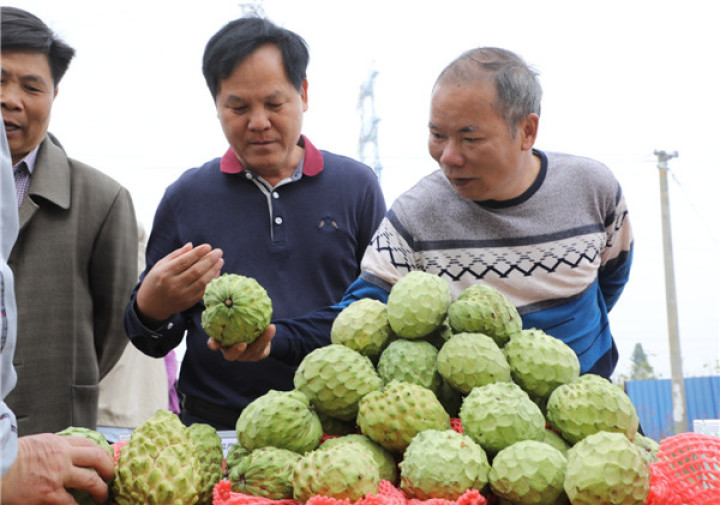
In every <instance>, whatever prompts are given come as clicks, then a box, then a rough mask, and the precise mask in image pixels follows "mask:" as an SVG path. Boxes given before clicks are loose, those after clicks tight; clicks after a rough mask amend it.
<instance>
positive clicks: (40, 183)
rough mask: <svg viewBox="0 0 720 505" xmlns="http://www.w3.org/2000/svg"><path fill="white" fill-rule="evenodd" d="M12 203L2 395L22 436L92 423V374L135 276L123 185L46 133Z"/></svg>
mask: <svg viewBox="0 0 720 505" xmlns="http://www.w3.org/2000/svg"><path fill="white" fill-rule="evenodd" d="M19 212H20V234H19V236H18V239H17V242H16V243H15V246H14V248H13V250H12V253H11V255H10V259H9V261H8V263H9V265H10V267H11V268H12V269H13V272H14V274H15V292H16V297H17V306H18V342H17V348H16V350H15V361H14V363H15V368H16V370H17V375H18V383H17V386H16V388H15V389H14V390H13V391H12V393H11V394H10V395H9V396H8V397H7V399H6V402H7V404H8V405H9V406H10V408H12V409H13V411H14V412H15V414H16V416H17V418H18V430H19V434H20V435H21V436H22V435H29V434H31V433H40V432H57V431H59V430H61V429H63V428H65V427H68V426H84V427H87V428H95V427H96V426H95V425H96V420H97V407H98V382H99V380H100V379H101V378H102V377H103V376H104V375H105V374H106V373H107V372H108V371H109V370H110V369H111V368H112V366H113V365H114V364H115V363H116V362H117V360H118V359H119V358H120V355H121V354H122V352H123V350H124V349H125V345H126V343H127V341H128V340H127V337H126V336H125V332H124V329H123V324H122V318H123V312H124V309H125V305H126V304H127V302H128V300H129V298H130V293H131V291H132V288H133V286H134V285H135V283H136V282H137V244H138V235H137V221H136V218H135V211H134V208H133V204H132V199H131V197H130V193H129V192H128V191H127V190H126V189H125V188H124V187H122V186H121V185H120V184H119V183H117V182H116V181H115V180H113V179H111V178H110V177H108V176H107V175H105V174H103V173H101V172H99V171H97V170H95V169H93V168H91V167H89V166H87V165H85V164H83V163H80V162H78V161H75V160H72V159H70V158H68V157H67V156H66V154H65V151H64V150H63V149H62V148H61V147H60V146H59V145H56V144H55V143H53V142H52V140H51V139H50V138H49V137H47V136H46V138H45V140H43V142H42V144H41V145H40V150H39V152H38V157H37V161H36V165H35V171H34V173H33V176H32V179H31V182H30V188H29V190H28V193H27V194H26V195H25V198H24V200H23V202H22V205H21V206H20V209H19Z"/></svg>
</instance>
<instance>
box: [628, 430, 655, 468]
mask: <svg viewBox="0 0 720 505" xmlns="http://www.w3.org/2000/svg"><path fill="white" fill-rule="evenodd" d="M633 443H634V444H635V445H637V446H638V447H639V448H640V449H642V451H641V452H642V455H643V456H644V457H645V459H646V460H647V461H648V462H649V463H652V462H654V461H657V459H658V456H657V452H658V449H660V443H659V442H657V441H656V440H653V439H652V438H650V437H646V436H645V435H642V434H641V433H639V432H638V433H635V438H634V439H633Z"/></svg>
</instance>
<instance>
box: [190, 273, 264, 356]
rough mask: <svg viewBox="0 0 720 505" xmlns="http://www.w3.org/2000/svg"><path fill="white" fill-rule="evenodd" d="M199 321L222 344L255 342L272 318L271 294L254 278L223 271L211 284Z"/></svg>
mask: <svg viewBox="0 0 720 505" xmlns="http://www.w3.org/2000/svg"><path fill="white" fill-rule="evenodd" d="M203 302H204V304H205V308H204V309H203V311H202V314H201V317H200V322H201V325H202V327H203V330H205V333H207V334H208V336H209V337H211V338H212V339H214V340H216V341H217V342H219V343H220V345H221V346H223V347H229V346H232V345H235V344H237V343H240V342H245V343H248V344H249V343H252V342H254V341H255V340H256V339H257V338H258V337H259V336H260V335H261V334H262V333H263V332H264V331H265V329H266V328H267V327H268V325H269V324H270V319H271V318H272V302H271V300H270V297H269V296H268V294H267V291H265V288H263V287H262V286H261V285H260V284H259V283H258V282H257V281H256V280H255V279H253V278H252V277H245V276H243V275H238V274H229V273H226V274H222V275H221V276H219V277H216V278H215V279H213V280H212V281H210V282H209V283H208V285H207V286H206V287H205V294H204V296H203Z"/></svg>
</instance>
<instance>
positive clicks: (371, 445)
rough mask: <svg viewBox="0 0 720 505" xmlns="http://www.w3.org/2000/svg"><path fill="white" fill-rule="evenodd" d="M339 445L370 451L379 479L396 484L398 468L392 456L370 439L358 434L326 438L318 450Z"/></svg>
mask: <svg viewBox="0 0 720 505" xmlns="http://www.w3.org/2000/svg"><path fill="white" fill-rule="evenodd" d="M340 444H360V445H362V446H363V447H365V448H367V449H369V450H370V452H371V453H372V455H373V458H374V459H375V462H376V463H377V464H378V471H379V472H380V479H382V480H386V481H388V482H390V483H392V484H395V483H396V482H397V478H398V467H397V462H396V461H395V456H393V455H392V454H391V453H390V452H389V451H387V450H385V449H384V448H383V447H382V446H381V445H380V444H377V443H375V442H373V441H372V440H370V438H368V437H366V436H365V435H361V434H359V433H352V434H350V435H345V436H342V437H336V438H328V439H327V440H325V441H324V442H323V443H322V444H320V447H318V449H319V450H326V449H330V448H331V447H335V446H336V445H340Z"/></svg>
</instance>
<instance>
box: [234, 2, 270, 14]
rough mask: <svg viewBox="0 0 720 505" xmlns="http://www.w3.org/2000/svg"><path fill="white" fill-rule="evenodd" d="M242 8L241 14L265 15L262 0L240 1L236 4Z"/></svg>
mask: <svg viewBox="0 0 720 505" xmlns="http://www.w3.org/2000/svg"><path fill="white" fill-rule="evenodd" d="M238 5H239V6H240V9H241V10H242V13H243V16H256V17H259V18H264V17H265V8H264V7H263V0H252V1H250V2H240V3H239V4H238Z"/></svg>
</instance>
